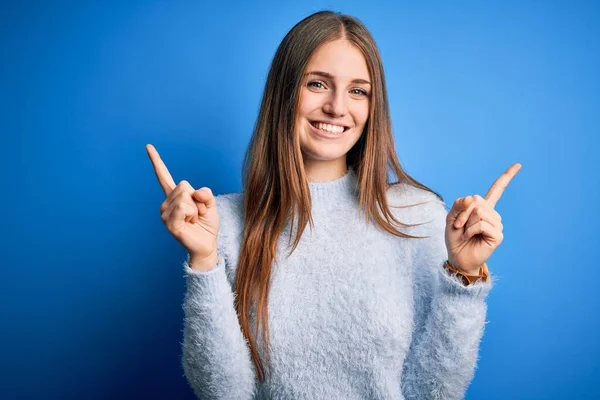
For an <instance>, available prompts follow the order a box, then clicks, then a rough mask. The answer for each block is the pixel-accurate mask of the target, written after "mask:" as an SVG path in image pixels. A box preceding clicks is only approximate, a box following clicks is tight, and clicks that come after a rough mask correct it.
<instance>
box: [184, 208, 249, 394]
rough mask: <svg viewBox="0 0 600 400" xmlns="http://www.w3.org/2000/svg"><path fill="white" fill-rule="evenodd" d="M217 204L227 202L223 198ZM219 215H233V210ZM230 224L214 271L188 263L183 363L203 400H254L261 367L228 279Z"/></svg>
mask: <svg viewBox="0 0 600 400" xmlns="http://www.w3.org/2000/svg"><path fill="white" fill-rule="evenodd" d="M220 200H221V201H220V202H218V203H217V207H219V205H220V204H219V203H221V204H222V203H223V199H220ZM219 216H220V218H221V220H223V217H225V218H227V217H228V215H227V212H225V213H221V208H219ZM223 228H225V230H227V223H222V224H221V229H220V232H219V261H218V263H217V265H216V266H215V267H214V268H213V269H212V270H210V271H206V272H202V271H196V270H193V269H191V268H190V265H189V255H188V257H187V260H186V261H185V262H184V271H185V278H186V283H187V290H186V294H185V299H184V304H183V309H184V317H185V320H184V331H183V344H182V350H183V355H182V367H183V371H184V373H185V376H186V378H187V380H188V382H189V384H190V386H191V387H192V389H193V390H194V393H195V394H196V395H197V396H198V398H200V399H203V400H204V399H252V398H253V397H254V391H255V389H256V387H255V372H254V365H253V364H252V361H251V357H250V350H249V348H248V345H247V342H246V339H245V337H244V335H243V333H242V330H241V327H240V324H239V321H238V317H237V313H236V310H235V307H234V296H235V295H234V292H233V290H232V286H231V285H230V283H229V280H228V278H227V263H226V258H225V257H224V256H223V255H224V254H226V249H225V244H224V242H225V243H226V240H224V239H223V238H222V237H221V234H222V233H223V234H224V236H225V237H227V234H228V232H223Z"/></svg>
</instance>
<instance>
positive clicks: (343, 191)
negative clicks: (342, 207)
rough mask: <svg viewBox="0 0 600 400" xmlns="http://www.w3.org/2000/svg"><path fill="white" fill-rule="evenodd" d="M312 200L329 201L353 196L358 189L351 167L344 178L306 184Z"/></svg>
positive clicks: (354, 173)
mask: <svg viewBox="0 0 600 400" xmlns="http://www.w3.org/2000/svg"><path fill="white" fill-rule="evenodd" d="M308 186H309V188H310V195H311V198H312V200H322V199H325V200H327V199H331V198H335V197H340V196H348V195H351V196H355V195H356V193H357V189H358V182H357V178H356V172H354V170H353V169H352V168H351V167H348V171H346V174H344V176H342V177H340V178H337V179H334V180H332V181H327V182H310V181H309V182H308Z"/></svg>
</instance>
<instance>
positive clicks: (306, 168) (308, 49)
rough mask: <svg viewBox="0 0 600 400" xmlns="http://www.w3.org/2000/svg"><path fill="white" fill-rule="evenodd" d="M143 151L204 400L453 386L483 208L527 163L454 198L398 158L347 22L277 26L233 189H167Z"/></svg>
mask: <svg viewBox="0 0 600 400" xmlns="http://www.w3.org/2000/svg"><path fill="white" fill-rule="evenodd" d="M147 150H148V154H149V156H150V159H151V160H152V163H153V165H154V169H155V172H156V175H157V177H158V180H159V182H160V184H161V186H162V187H163V189H164V191H165V194H166V195H167V198H166V200H165V201H164V202H163V203H162V205H161V207H160V212H161V214H162V220H163V222H164V223H165V224H166V226H167V229H168V230H169V232H171V233H172V234H173V235H174V237H175V238H176V239H177V240H178V241H179V242H180V243H181V244H182V245H183V246H184V247H185V249H186V250H187V251H188V254H189V256H188V259H187V260H186V261H185V263H184V270H185V274H186V277H187V293H186V297H185V303H184V309H185V329H184V338H183V357H182V360H183V361H182V364H183V369H184V371H185V375H186V377H187V379H188V380H189V383H190V384H191V386H192V388H193V389H194V391H195V393H196V394H197V395H198V396H199V397H200V398H201V399H217V398H218V399H252V398H265V399H271V398H273V399H402V398H414V399H458V398H462V397H463V396H464V393H465V390H466V388H467V386H468V384H469V382H470V381H471V379H472V376H473V371H474V367H475V363H476V359H477V353H478V347H479V341H480V339H481V336H482V333H483V328H484V322H485V314H486V303H485V298H486V295H487V294H488V292H489V290H490V288H491V280H490V278H489V274H488V270H487V265H486V264H485V261H486V260H487V259H488V258H489V257H490V255H491V254H492V252H493V251H494V250H495V249H496V248H497V247H498V245H499V244H500V243H501V242H502V223H501V218H500V215H499V214H498V212H496V211H495V210H494V206H495V204H496V202H497V201H498V199H499V198H500V196H501V194H502V192H503V191H504V189H505V187H506V186H507V185H508V183H509V181H510V180H511V179H512V178H513V176H514V175H515V174H516V173H517V171H518V170H519V168H520V164H515V165H513V166H512V167H511V168H509V169H508V170H507V171H506V172H505V173H504V174H503V175H502V176H501V177H500V178H499V179H498V180H497V181H496V182H495V183H494V185H493V186H492V188H491V189H490V191H489V192H488V194H487V195H486V196H485V198H484V197H481V196H478V195H475V196H467V197H464V198H460V199H458V200H456V201H455V202H454V204H453V206H452V208H451V210H450V211H449V212H448V211H447V210H446V207H445V205H444V202H443V199H442V198H441V196H439V195H437V194H436V193H435V192H433V191H432V190H430V189H429V188H427V187H426V186H424V185H422V184H421V183H419V182H417V181H416V180H414V179H413V178H411V177H410V176H408V175H407V174H406V173H405V172H404V171H403V169H402V167H401V166H400V163H399V161H398V159H397V156H396V154H395V150H394V142H393V135H392V130H391V123H390V117H389V109H388V101H387V94H386V87H385V79H384V74H383V66H382V63H381V57H380V55H379V52H378V50H377V46H376V44H375V42H374V40H373V38H372V37H371V35H370V33H369V32H368V31H367V29H366V28H365V27H364V26H363V25H362V24H361V23H360V22H359V21H358V20H356V19H355V18H352V17H349V16H346V15H339V14H335V13H332V12H318V13H316V14H313V15H311V16H309V17H307V18H306V19H304V20H302V21H301V22H299V23H298V24H297V25H296V26H294V28H293V29H292V30H291V31H290V32H289V33H288V34H287V35H286V36H285V38H284V39H283V41H282V42H281V44H280V46H279V48H278V49H277V52H276V54H275V57H274V59H273V62H272V65H271V68H270V71H269V75H268V77H267V82H266V85H265V91H264V96H263V100H262V104H261V108H260V113H259V116H258V121H257V124H256V127H255V130H254V135H253V137H252V141H251V143H250V146H249V149H248V152H247V156H246V160H245V166H244V191H243V192H242V193H237V194H228V195H221V196H216V197H215V196H213V194H212V193H211V191H210V189H208V188H201V189H199V190H195V189H194V188H193V187H192V186H191V185H190V184H189V183H188V182H186V181H181V182H180V183H179V184H178V185H176V184H175V182H174V181H173V179H172V177H171V175H170V174H169V172H168V170H167V168H166V166H165V165H164V163H163V162H162V161H161V159H160V157H159V155H158V153H157V152H156V149H154V147H153V146H151V145H148V146H147ZM388 172H391V173H392V174H393V175H395V177H396V178H397V179H396V182H394V183H392V180H391V179H390V177H389V174H388Z"/></svg>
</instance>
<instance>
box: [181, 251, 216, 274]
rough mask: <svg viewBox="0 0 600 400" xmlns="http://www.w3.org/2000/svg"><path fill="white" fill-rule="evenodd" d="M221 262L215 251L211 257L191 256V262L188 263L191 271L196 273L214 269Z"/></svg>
mask: <svg viewBox="0 0 600 400" xmlns="http://www.w3.org/2000/svg"><path fill="white" fill-rule="evenodd" d="M218 262H219V256H218V253H217V252H216V251H215V252H213V253H211V254H210V255H209V256H199V255H196V254H190V261H189V262H188V264H189V266H190V268H191V269H193V270H195V271H202V272H207V271H210V270H211V269H213V268H214V267H215V266H216V265H217V263H218Z"/></svg>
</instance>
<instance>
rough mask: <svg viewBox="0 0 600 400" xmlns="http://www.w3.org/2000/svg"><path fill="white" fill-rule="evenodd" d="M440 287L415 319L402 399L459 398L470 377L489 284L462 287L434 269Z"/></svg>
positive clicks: (478, 341) (475, 357) (480, 283)
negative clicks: (423, 310)
mask: <svg viewBox="0 0 600 400" xmlns="http://www.w3.org/2000/svg"><path fill="white" fill-rule="evenodd" d="M439 275H440V286H439V288H438V290H437V291H436V293H435V295H434V296H433V298H432V299H431V302H430V309H429V310H428V312H427V313H423V314H421V315H422V316H424V318H425V320H424V321H417V324H416V326H418V327H419V328H418V330H417V331H415V332H414V336H413V343H412V344H411V348H410V351H409V354H408V356H407V359H406V361H405V368H404V373H403V379H402V386H403V392H404V395H405V397H406V398H407V399H462V398H463V397H464V394H465V392H466V389H467V387H468V385H469V383H470V382H471V380H472V378H473V373H474V369H475V365H476V362H477V356H478V351H479V343H480V340H481V337H482V335H483V330H484V325H485V316H486V311H487V305H486V303H485V297H486V295H487V293H488V292H489V290H490V288H491V283H483V282H478V283H474V284H472V285H469V286H468V287H465V286H464V284H463V283H462V282H459V280H458V279H457V278H454V277H451V276H450V275H448V274H447V273H446V272H445V271H442V270H440V271H439Z"/></svg>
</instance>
